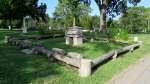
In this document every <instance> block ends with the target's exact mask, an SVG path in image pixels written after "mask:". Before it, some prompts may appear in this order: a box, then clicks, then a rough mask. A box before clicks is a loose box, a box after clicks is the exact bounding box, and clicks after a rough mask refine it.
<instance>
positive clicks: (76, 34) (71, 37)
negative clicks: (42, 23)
mask: <svg viewBox="0 0 150 84" xmlns="http://www.w3.org/2000/svg"><path fill="white" fill-rule="evenodd" d="M66 44H67V45H69V44H70V45H75V46H76V45H81V44H83V34H82V31H81V30H80V29H78V27H77V26H75V27H71V28H70V29H69V30H68V31H67V32H66Z"/></svg>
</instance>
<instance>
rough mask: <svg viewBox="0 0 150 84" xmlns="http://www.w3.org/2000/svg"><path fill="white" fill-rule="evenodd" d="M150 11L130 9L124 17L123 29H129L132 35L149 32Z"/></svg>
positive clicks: (138, 8) (122, 21)
mask: <svg viewBox="0 0 150 84" xmlns="http://www.w3.org/2000/svg"><path fill="white" fill-rule="evenodd" d="M149 13H150V11H148V8H144V7H129V8H128V9H127V12H126V13H125V14H123V15H122V17H121V18H120V22H121V25H122V27H123V28H126V29H128V30H129V31H130V32H131V33H137V32H141V31H145V32H146V31H148V30H149V27H148V24H149V23H148V22H149V20H150V15H149Z"/></svg>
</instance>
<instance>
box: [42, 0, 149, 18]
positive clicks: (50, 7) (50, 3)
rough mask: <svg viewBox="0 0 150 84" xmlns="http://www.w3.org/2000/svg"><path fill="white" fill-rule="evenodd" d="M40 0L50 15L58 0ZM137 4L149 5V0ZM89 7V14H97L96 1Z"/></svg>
mask: <svg viewBox="0 0 150 84" xmlns="http://www.w3.org/2000/svg"><path fill="white" fill-rule="evenodd" d="M41 2H42V3H46V4H47V6H48V8H47V13H48V14H49V15H50V16H52V15H53V12H54V10H55V7H56V5H57V3H58V1H57V0H39V3H41ZM138 6H145V7H150V0H142V1H141V2H140V3H139V4H138ZM91 8H92V13H91V15H99V10H98V7H97V5H96V3H95V2H94V0H92V3H91Z"/></svg>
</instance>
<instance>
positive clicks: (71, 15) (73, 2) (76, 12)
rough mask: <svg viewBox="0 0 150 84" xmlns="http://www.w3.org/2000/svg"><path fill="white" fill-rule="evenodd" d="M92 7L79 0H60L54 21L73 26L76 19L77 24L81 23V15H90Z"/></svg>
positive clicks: (58, 23) (65, 26) (66, 26)
mask: <svg viewBox="0 0 150 84" xmlns="http://www.w3.org/2000/svg"><path fill="white" fill-rule="evenodd" d="M89 12H90V8H89V7H88V6H87V5H85V4H83V3H81V2H80V1H79V0H59V2H58V5H57V7H56V9H55V12H54V23H55V22H57V24H56V25H58V26H60V27H64V28H68V27H71V26H72V25H73V21H74V19H75V24H76V25H79V17H80V16H81V15H84V14H85V15H88V13H89Z"/></svg>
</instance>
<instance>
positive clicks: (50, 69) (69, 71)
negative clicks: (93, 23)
mask: <svg viewBox="0 0 150 84" xmlns="http://www.w3.org/2000/svg"><path fill="white" fill-rule="evenodd" d="M7 34H9V35H19V33H16V32H0V84H104V83H105V82H107V81H108V80H110V79H111V78H112V77H113V76H114V75H116V74H117V73H119V72H121V71H122V70H123V69H125V68H127V67H128V66H129V65H131V64H133V63H135V62H136V61H137V60H138V59H140V58H142V57H143V56H144V55H146V54H148V53H149V50H150V47H149V46H150V43H149V42H150V39H149V38H150V35H149V34H141V35H136V36H138V37H139V39H140V40H142V41H143V46H142V47H141V48H140V49H137V50H136V51H134V52H133V53H131V52H130V53H127V54H124V55H123V56H121V57H119V58H118V59H117V60H115V61H109V62H107V63H106V64H104V65H102V66H100V67H99V68H97V70H95V71H94V72H93V73H92V75H91V76H89V77H87V78H81V77H79V76H78V70H77V69H76V68H74V67H71V66H69V65H66V64H64V63H62V62H58V61H50V60H49V59H47V58H46V57H45V56H37V55H25V54H24V53H21V52H20V50H19V49H17V48H16V47H15V46H10V45H6V44H4V43H3V38H4V36H5V35H7ZM40 42H41V43H42V44H44V45H45V46H46V47H47V48H52V47H59V48H63V49H65V50H66V51H75V52H79V53H83V56H84V57H85V58H91V59H93V58H95V57H96V56H97V55H101V54H103V53H106V52H108V51H110V50H112V49H115V48H119V47H120V45H116V44H113V43H103V42H102V43H99V42H96V43H90V42H87V43H85V44H84V45H83V46H80V47H75V48H71V46H64V45H65V44H64V40H63V38H61V39H58V38H57V39H53V40H45V41H40ZM93 51H95V52H93Z"/></svg>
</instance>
